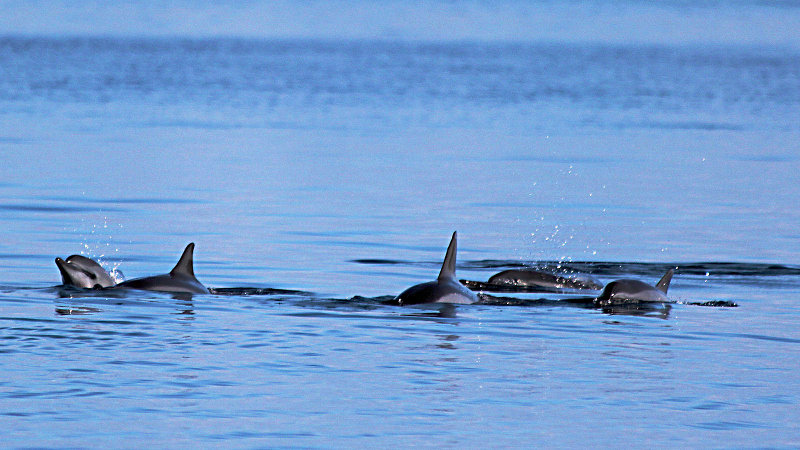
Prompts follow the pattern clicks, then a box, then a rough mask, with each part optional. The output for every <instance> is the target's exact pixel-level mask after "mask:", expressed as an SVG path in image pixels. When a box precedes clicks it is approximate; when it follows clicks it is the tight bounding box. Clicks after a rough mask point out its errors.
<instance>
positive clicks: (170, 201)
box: [42, 196, 207, 205]
mask: <svg viewBox="0 0 800 450" xmlns="http://www.w3.org/2000/svg"><path fill="white" fill-rule="evenodd" d="M42 200H52V201H64V202H74V203H91V204H104V205H105V204H119V205H184V204H185V205H191V204H202V203H207V202H206V201H203V200H197V199H189V198H169V197H139V198H126V197H118V198H90V197H58V196H51V197H42Z"/></svg>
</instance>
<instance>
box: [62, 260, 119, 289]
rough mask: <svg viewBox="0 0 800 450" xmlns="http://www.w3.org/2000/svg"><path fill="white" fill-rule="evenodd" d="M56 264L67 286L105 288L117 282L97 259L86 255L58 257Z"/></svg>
mask: <svg viewBox="0 0 800 450" xmlns="http://www.w3.org/2000/svg"><path fill="white" fill-rule="evenodd" d="M56 266H58V270H59V272H61V280H62V282H63V283H64V285H65V286H75V287H79V288H105V287H111V286H114V285H115V284H116V281H115V280H114V279H113V278H112V277H111V275H109V274H108V272H106V271H105V269H103V267H102V266H100V264H98V263H97V261H95V260H93V259H91V258H87V257H85V256H81V255H72V256H69V257H68V258H67V259H66V260H63V259H61V258H56Z"/></svg>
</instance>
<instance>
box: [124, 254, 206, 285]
mask: <svg viewBox="0 0 800 450" xmlns="http://www.w3.org/2000/svg"><path fill="white" fill-rule="evenodd" d="M193 252H194V242H192V243H190V244H189V245H187V246H186V249H185V250H184V251H183V255H181V259H180V260H178V264H176V265H175V267H174V268H173V269H172V270H171V271H170V272H169V273H165V274H163V275H155V276H152V277H144V278H136V279H133V280H128V281H125V282H122V283H120V284H118V285H116V286H114V287H115V288H130V289H141V290H145V291H161V292H179V293H190V294H208V292H209V291H208V288H206V287H205V286H203V284H202V283H200V282H199V281H197V278H195V276H194V267H193V262H192V253H193Z"/></svg>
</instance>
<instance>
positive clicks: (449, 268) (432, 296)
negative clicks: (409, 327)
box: [395, 231, 478, 305]
mask: <svg viewBox="0 0 800 450" xmlns="http://www.w3.org/2000/svg"><path fill="white" fill-rule="evenodd" d="M477 301H478V296H477V295H476V294H475V293H474V292H472V291H470V290H469V289H467V288H466V287H464V286H463V285H462V284H461V283H459V282H458V279H457V278H456V232H455V231H454V232H453V237H452V238H451V239H450V245H449V246H448V247H447V253H446V254H445V256H444V262H443V263H442V270H441V271H440V272H439V278H437V279H436V281H429V282H427V283H422V284H417V285H415V286H411V287H410V288H408V289H406V290H405V291H403V292H402V293H401V294H400V295H398V296H397V297H395V302H397V304H399V305H415V304H419V303H436V302H438V303H462V304H469V303H475V302H477Z"/></svg>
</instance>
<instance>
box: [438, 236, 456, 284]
mask: <svg viewBox="0 0 800 450" xmlns="http://www.w3.org/2000/svg"><path fill="white" fill-rule="evenodd" d="M456 246H457V245H456V232H455V231H453V237H452V238H450V245H448V246H447V253H445V255H444V262H443V263H442V270H441V271H439V279H440V280H444V279H448V278H455V277H456Z"/></svg>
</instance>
